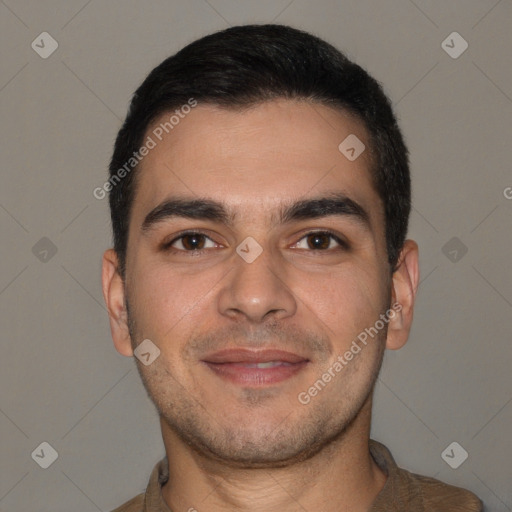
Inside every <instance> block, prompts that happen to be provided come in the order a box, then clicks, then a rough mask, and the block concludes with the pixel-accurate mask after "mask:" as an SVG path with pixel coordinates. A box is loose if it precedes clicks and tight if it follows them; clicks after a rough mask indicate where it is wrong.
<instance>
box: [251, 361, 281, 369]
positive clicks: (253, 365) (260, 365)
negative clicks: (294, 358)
mask: <svg viewBox="0 0 512 512" xmlns="http://www.w3.org/2000/svg"><path fill="white" fill-rule="evenodd" d="M288 364H289V363H286V362H284V361H268V362H266V363H249V364H247V366H248V367H249V368H274V367H276V366H284V365H288Z"/></svg>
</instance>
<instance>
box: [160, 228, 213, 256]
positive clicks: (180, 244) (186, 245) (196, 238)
mask: <svg viewBox="0 0 512 512" xmlns="http://www.w3.org/2000/svg"><path fill="white" fill-rule="evenodd" d="M216 246H217V244H216V243H215V242H214V241H213V240H212V239H211V238H210V237H208V236H206V235H205V234H203V233H199V232H196V231H188V232H186V233H182V234H181V235H180V236H177V237H176V238H173V239H172V240H171V241H170V242H168V243H166V244H165V246H164V248H165V249H176V250H179V251H187V252H193V251H202V250H203V249H211V248H215V247H216Z"/></svg>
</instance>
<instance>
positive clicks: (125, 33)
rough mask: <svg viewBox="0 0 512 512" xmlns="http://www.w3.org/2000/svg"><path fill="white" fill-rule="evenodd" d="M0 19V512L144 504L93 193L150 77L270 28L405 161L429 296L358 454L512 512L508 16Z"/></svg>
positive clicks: (240, 5)
mask: <svg viewBox="0 0 512 512" xmlns="http://www.w3.org/2000/svg"><path fill="white" fill-rule="evenodd" d="M0 16H1V21H0V24H1V26H0V38H1V39H0V43H1V45H0V47H1V52H2V63H1V64H2V76H1V80H0V91H1V92H0V112H1V116H2V126H1V140H2V159H1V183H2V185H1V194H0V227H1V232H2V249H1V262H2V269H1V274H0V307H1V314H0V315H1V322H2V341H1V364H2V371H1V376H0V390H1V391H0V393H1V411H0V439H1V452H0V459H1V466H0V472H1V473H0V475H1V483H0V511H3V512H7V511H9V512H50V511H51V512H59V511H63V512H64V511H65V512H69V511H70V510H73V511H75V512H89V511H91V512H93V511H96V510H110V509H112V508H114V507H115V506H117V505H119V504H121V503H122V502H124V501H125V500H127V499H128V498H130V497H132V496H133V495H135V494H136V493H139V492H141V491H143V489H144V488H145V486H146V483H147V479H148V477H149V473H150V471H151V469H152V468H153V465H154V464H155V463H156V461H157V460H158V459H159V458H160V457H161V456H162V455H163V445H162V441H161V437H160V430H159V425H158V421H157V416H156V413H155V411H154V409H153V406H152V404H151V403H150V402H149V400H148V398H147V397H146V394H145V391H144V390H143V387H142V384H141V383H140V381H139V376H138V374H137V371H136V368H135V364H134V362H133V361H132V360H131V359H128V358H124V357H122V356H120V355H119V354H117V352H115V350H114V348H113V344H112V342H111V339H110V331H109V328H108V322H107V314H106V310H105V307H104V305H103V299H102V296H101V289H100V262H101V254H102V252H103V250H104V249H105V248H107V247H108V246H109V244H110V232H109V217H108V210H107V200H106V199H105V200H102V201H100V200H97V199H95V198H94V197H93V195H92V191H93V189H94V188H95V187H97V186H101V185H102V184H103V183H104V181H105V177H106V169H107V165H108V160H109V157H110V154H111V149H112V144H113V141H114V137H115V135H116V132H117V130H118V129H119V127H120V124H121V120H122V119H123V117H124V115H125V113H126V109H127V105H128V101H129V99H130V96H131V94H132V92H133V91H134V89H135V88H136V87H137V86H138V85H139V83H140V82H141V81H142V79H143V78H144V77H145V76H146V74H147V73H148V72H149V71H150V70H151V69H152V68H153V67H154V66H155V65H157V64H158V63H159V62H160V61H161V60H163V59H164V58H165V57H167V56H168V55H170V54H172V53H174V52H175V51H177V50H178V49H179V48H180V47H182V46H183V45H185V44H186V43H188V42H190V41H191V40H193V39H195V38H197V37H199V36H202V35H204V34H206V33H209V32H212V31H214V30H218V29H222V28H225V27H227V26H229V25H234V24H240V23H248V22H258V23H263V22H271V21H274V22H279V23H286V24H291V25H294V26H297V27H299V28H304V29H306V30H309V31H311V32H313V33H316V34H318V35H319V36H321V37H324V38H326V39H327V40H329V41H330V42H332V43H333V44H335V45H336V46H338V47H339V48H340V49H342V50H344V51H346V53H347V54H348V55H349V57H351V58H353V59H355V60H356V61H357V62H358V63H359V64H361V65H362V66H364V67H365V68H366V69H368V70H369V72H370V73H371V74H373V75H374V76H375V77H376V78H377V79H378V80H380V81H381V82H382V83H383V84H384V87H385V90H386V92H387V93H388V94H389V96H390V98H391V99H392V101H393V103H394V105H395V108H396V112H397V114H398V116H399V118H400V122H401V125H402V128H403V130H404V133H405V136H406V139H407V142H408V145H409V147H410V150H411V164H412V172H413V183H414V205H415V206H414V210H413V212H412V218H411V229H410V237H411V238H414V239H416V240H417V241H418V243H419V245H420V249H421V271H422V282H421V286H420V290H419V297H418V302H417V308H416V313H415V323H414V328H413V331H412V334H411V337H410V340H409V343H408V344H407V345H406V347H404V348H403V349H402V350H400V351H397V352H390V353H388V354H387V356H386V359H385V363H384V368H383V371H382V374H381V378H380V380H379V384H378V388H377V391H376V404H375V418H374V427H373V432H372V436H373V437H374V438H376V439H378V440H380V441H382V442H384V443H385V444H387V445H388V446H389V448H390V449H391V450H392V452H393V454H394V456H395V458H396V459H397V462H398V463H399V464H400V465H402V466H403V467H406V468H408V469H410V470H412V471H415V472H419V473H422V474H427V475H430V476H435V477H437V478H439V479H442V480H444V481H447V482H450V483H453V484H456V485H460V486H463V487H466V488H469V489H471V490H472V491H474V492H475V493H477V494H478V495H479V496H480V497H481V498H483V499H484V501H485V502H486V504H487V506H488V510H490V511H493V512H501V511H508V510H511V508H512V485H511V482H512V465H511V462H510V460H511V458H512V444H511V440H510V439H511V438H510V431H511V425H512V403H511V401H512V386H511V371H510V368H511V363H512V361H511V359H512V357H511V356H512V348H511V347H512V345H511V341H512V336H511V334H512V331H511V323H510V317H511V313H512V274H511V272H510V262H511V261H512V258H511V252H512V251H511V248H512V247H511V236H510V232H511V224H512V223H511V218H512V217H511V214H512V200H510V199H507V197H506V196H507V195H508V196H509V197H510V196H512V190H511V189H510V188H508V187H512V173H511V164H510V142H511V140H510V123H511V120H512V116H511V114H512V99H511V98H512V64H511V55H512V36H511V33H512V31H511V27H512V3H511V2H510V1H508V0H501V1H496V0H480V1H476V0H471V1H470V0H458V1H447V2H445V1H441V0H437V1H436V0H415V1H414V2H413V1H412V0H392V1H380V2H371V1H365V0H345V1H342V0H339V1H327V0H324V1H320V2H319V1H315V2H313V1H306V0H294V1H290V0H283V1H270V0H264V1H258V2H256V1H253V2H248V1H240V0H239V1H235V0H209V1H203V0H191V1H186V2H185V1H181V2H180V1H177V0H165V1H163V0H162V1H157V0H152V1H148V2H141V1H139V2H136V1H133V0H132V1H129V0H126V1H121V0H110V1H108V2H100V1H97V0H91V1H89V2H87V1H85V0H73V1H70V0H67V1H64V0H51V1H23V0H5V1H1V2H0ZM43 31H47V32H49V33H50V34H51V36H52V37H53V38H55V40H56V41H57V42H58V45H59V46H58V49H57V50H56V51H55V53H53V54H52V55H51V56H50V57H48V58H46V59H43V58H41V57H40V56H39V55H38V53H36V52H35V51H34V50H33V49H32V48H31V43H32V41H33V40H36V42H37V41H39V45H40V46H41V45H42V44H41V43H40V39H41V38H38V36H39V34H40V33H42V32H43ZM453 31H457V32H459V33H460V34H461V35H462V37H463V38H464V39H465V40H466V41H467V42H468V43H469V47H468V49H467V50H466V51H465V52H464V53H463V54H462V55H460V56H459V57H458V58H456V59H454V58H452V57H451V56H450V55H448V53H446V52H445V51H444V50H443V48H442V46H441V43H442V41H443V40H445V39H446V38H447V36H448V35H449V34H451V33H452V32H453ZM448 44H450V45H451V46H454V45H455V42H453V43H452V42H450V40H448ZM458 44H459V43H457V45H458ZM45 48H46V49H48V45H47V43H46V44H45ZM458 48H460V46H455V49H458ZM507 191H508V192H507ZM43 237H46V238H47V239H49V240H50V241H51V243H50V242H49V241H48V240H46V239H43V240H42V241H40V239H41V238H43ZM454 237H456V239H455V240H452V238H454ZM450 240H451V242H450ZM447 243H449V244H448V245H446V244H447ZM36 244H37V245H36ZM464 248H467V252H466V253H465V254H464V251H465V249H464ZM55 249H57V252H56V253H55V254H53V252H55ZM45 251H46V252H45ZM43 441H46V442H48V443H49V444H50V445H51V446H53V448H54V449H55V450H56V451H57V452H58V459H57V460H56V461H55V462H54V463H53V464H52V465H51V466H50V467H49V468H48V469H42V468H41V467H39V465H38V464H36V462H35V460H33V458H31V453H32V452H33V451H34V450H35V449H36V448H37V447H38V446H39V445H40V443H41V442H43ZM453 441H456V442H457V443H459V444H460V445H461V446H462V447H463V448H464V449H465V450H466V451H467V452H468V454H469V457H468V459H467V460H466V461H465V462H464V463H463V464H462V465H460V466H459V467H458V468H457V469H452V468H451V467H450V466H448V464H447V463H446V462H445V460H443V458H442V457H441V453H442V452H443V450H444V449H445V448H446V447H447V446H448V445H449V444H450V443H452V442H453ZM453 454H454V455H453V457H452V459H457V458H458V457H459V456H460V452H458V451H457V450H456V451H455V452H453ZM45 456H47V455H45ZM198 506H200V500H198Z"/></svg>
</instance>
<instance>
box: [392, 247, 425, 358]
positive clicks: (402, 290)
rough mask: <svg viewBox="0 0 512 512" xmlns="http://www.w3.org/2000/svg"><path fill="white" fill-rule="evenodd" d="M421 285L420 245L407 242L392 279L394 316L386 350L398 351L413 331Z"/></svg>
mask: <svg viewBox="0 0 512 512" xmlns="http://www.w3.org/2000/svg"><path fill="white" fill-rule="evenodd" d="M418 283H419V253H418V244H417V243H416V242H414V241H413V240H406V241H405V243H404V245H403V247H402V250H401V251H400V256H399V258H398V266H397V269H396V271H395V272H394V274H393V277H392V289H391V296H392V302H391V304H392V308H391V310H392V311H394V312H395V314H394V316H393V317H391V315H390V316H389V318H390V320H389V323H388V335H387V340H386V348H388V349H391V350H397V349H399V348H402V347H403V346H404V345H405V343H406V342H407V338H408V337H409V332H410V330H411V324H412V318H413V311H414V302H415V299H416V292H417V291H418Z"/></svg>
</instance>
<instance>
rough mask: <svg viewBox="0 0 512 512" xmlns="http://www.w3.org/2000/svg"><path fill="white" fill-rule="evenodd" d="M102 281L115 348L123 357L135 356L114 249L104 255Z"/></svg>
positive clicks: (121, 280)
mask: <svg viewBox="0 0 512 512" xmlns="http://www.w3.org/2000/svg"><path fill="white" fill-rule="evenodd" d="M101 280H102V284H103V297H104V299H105V303H106V305H107V310H108V316H109V320H110V332H111V333H112V339H113V340H114V346H115V347H116V350H117V351H118V352H119V353H120V354H122V355H123V356H133V349H132V343H131V339H130V332H129V329H128V314H127V311H126V304H125V300H124V297H125V295H124V282H123V279H122V278H121V275H120V273H119V260H118V257H117V253H116V252H115V251H114V249H108V250H107V251H105V253H104V254H103V268H102V273H101Z"/></svg>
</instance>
